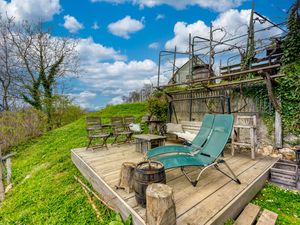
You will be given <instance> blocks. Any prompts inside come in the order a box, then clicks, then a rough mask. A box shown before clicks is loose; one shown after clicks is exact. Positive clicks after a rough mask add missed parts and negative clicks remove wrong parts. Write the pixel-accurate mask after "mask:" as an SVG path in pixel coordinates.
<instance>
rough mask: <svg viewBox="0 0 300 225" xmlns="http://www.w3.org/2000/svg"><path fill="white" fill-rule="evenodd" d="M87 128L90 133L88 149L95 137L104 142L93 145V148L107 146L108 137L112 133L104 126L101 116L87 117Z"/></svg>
mask: <svg viewBox="0 0 300 225" xmlns="http://www.w3.org/2000/svg"><path fill="white" fill-rule="evenodd" d="M86 130H87V134H88V139H89V143H88V145H87V147H86V149H88V148H89V147H90V145H91V144H92V141H93V140H95V139H99V140H101V139H102V144H98V145H95V146H93V147H92V148H93V149H94V148H101V147H103V146H105V147H106V148H108V147H107V139H108V138H109V136H110V135H111V133H110V132H109V131H108V130H107V129H105V128H104V127H103V126H102V123H101V117H96V116H89V117H87V118H86Z"/></svg>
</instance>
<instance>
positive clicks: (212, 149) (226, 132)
mask: <svg viewBox="0 0 300 225" xmlns="http://www.w3.org/2000/svg"><path fill="white" fill-rule="evenodd" d="M232 127H233V115H230V114H222V115H216V116H215V121H214V127H213V130H212V133H211V134H210V136H209V137H208V139H207V141H206V143H205V145H204V146H203V147H202V148H201V150H200V151H198V152H196V153H195V154H189V155H188V154H177V155H169V156H162V157H158V158H156V160H157V161H160V162H161V163H163V165H164V167H165V169H171V168H176V167H180V168H181V171H182V172H183V174H184V176H185V177H186V178H187V179H188V180H189V182H190V183H191V184H192V185H193V186H196V185H197V183H198V181H199V179H200V176H201V174H202V173H203V172H204V171H205V170H206V169H208V168H210V167H212V166H214V167H215V168H216V169H217V170H218V171H220V172H221V173H223V174H224V175H226V176H228V177H229V178H231V179H232V180H234V181H235V182H237V183H238V184H240V183H241V182H240V181H239V179H238V178H237V177H236V175H235V174H234V172H233V171H232V170H231V169H230V167H229V166H228V164H227V163H226V162H225V160H224V159H219V157H220V155H221V154H222V152H223V149H224V147H225V145H226V143H227V141H228V138H229V137H230V134H231V131H232ZM220 163H223V164H224V165H225V166H226V167H227V168H228V170H229V172H230V173H231V175H232V176H230V175H228V174H227V173H225V172H223V171H222V170H221V169H220V168H219V166H218V164H220ZM187 166H197V167H203V168H202V170H201V171H200V173H199V174H198V176H197V179H196V180H192V179H191V178H190V177H189V176H188V174H187V173H186V172H185V170H184V167H187Z"/></svg>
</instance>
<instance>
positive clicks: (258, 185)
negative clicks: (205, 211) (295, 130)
mask: <svg viewBox="0 0 300 225" xmlns="http://www.w3.org/2000/svg"><path fill="white" fill-rule="evenodd" d="M278 160H279V158H274V160H273V162H272V163H271V164H270V165H269V166H268V167H267V168H266V169H265V171H264V172H263V173H262V174H260V175H259V176H258V177H257V178H256V179H255V180H253V181H252V182H251V185H249V186H248V187H247V188H245V189H244V190H243V191H242V192H241V193H239V194H238V195H237V196H236V197H235V198H234V199H233V200H232V201H231V202H230V203H229V204H228V205H227V206H226V207H225V208H223V209H222V210H221V211H220V212H219V213H217V214H216V215H215V216H214V217H213V218H211V219H210V220H209V221H208V222H207V223H206V224H212V225H218V224H224V223H225V221H226V220H227V219H229V218H236V217H237V216H238V215H239V214H240V213H241V212H242V210H243V209H244V208H245V207H246V205H247V204H248V203H249V202H250V201H251V199H253V198H254V197H255V196H256V194H257V193H258V192H259V191H260V190H261V189H262V188H263V186H264V184H265V182H266V180H267V179H268V177H269V172H270V168H271V167H272V166H273V165H274V164H275V163H276V162H277V161H278Z"/></svg>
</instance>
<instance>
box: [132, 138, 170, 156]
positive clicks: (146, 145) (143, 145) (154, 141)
mask: <svg viewBox="0 0 300 225" xmlns="http://www.w3.org/2000/svg"><path fill="white" fill-rule="evenodd" d="M133 137H134V138H135V146H136V151H137V152H141V153H143V154H146V153H147V151H148V150H149V149H152V148H155V147H158V146H163V145H165V140H166V138H167V137H165V136H159V135H154V134H139V135H134V136H133Z"/></svg>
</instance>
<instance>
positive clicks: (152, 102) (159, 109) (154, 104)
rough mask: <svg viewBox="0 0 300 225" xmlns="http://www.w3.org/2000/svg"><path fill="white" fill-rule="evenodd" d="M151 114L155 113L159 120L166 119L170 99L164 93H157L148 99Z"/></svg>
mask: <svg viewBox="0 0 300 225" xmlns="http://www.w3.org/2000/svg"><path fill="white" fill-rule="evenodd" d="M147 109H148V112H149V113H150V115H151V116H152V115H154V116H155V117H156V118H157V119H158V120H161V121H166V120H167V114H168V101H167V99H166V97H165V96H164V95H163V94H161V95H160V94H158V93H156V94H155V95H153V96H152V97H150V98H149V99H148V105H147Z"/></svg>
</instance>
